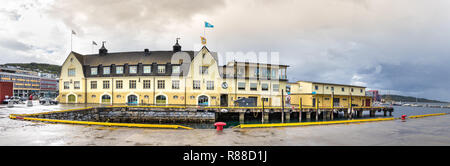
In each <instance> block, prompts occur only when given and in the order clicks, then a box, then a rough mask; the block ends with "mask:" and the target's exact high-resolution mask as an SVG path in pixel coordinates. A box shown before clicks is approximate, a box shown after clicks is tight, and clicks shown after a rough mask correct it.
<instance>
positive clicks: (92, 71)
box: [91, 67, 97, 75]
mask: <svg viewBox="0 0 450 166" xmlns="http://www.w3.org/2000/svg"><path fill="white" fill-rule="evenodd" d="M91 75H97V67H91Z"/></svg>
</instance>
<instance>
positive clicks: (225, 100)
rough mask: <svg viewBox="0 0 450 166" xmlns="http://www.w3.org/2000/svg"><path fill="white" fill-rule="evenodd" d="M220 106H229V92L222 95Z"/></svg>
mask: <svg viewBox="0 0 450 166" xmlns="http://www.w3.org/2000/svg"><path fill="white" fill-rule="evenodd" d="M220 106H221V107H228V95H227V94H221V95H220Z"/></svg>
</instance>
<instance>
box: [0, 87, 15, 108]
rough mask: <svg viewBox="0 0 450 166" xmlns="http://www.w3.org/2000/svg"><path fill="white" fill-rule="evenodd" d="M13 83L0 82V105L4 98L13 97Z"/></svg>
mask: <svg viewBox="0 0 450 166" xmlns="http://www.w3.org/2000/svg"><path fill="white" fill-rule="evenodd" d="M13 86H14V84H13V82H0V103H1V102H2V101H3V100H5V98H6V97H11V96H13Z"/></svg>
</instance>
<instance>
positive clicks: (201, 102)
mask: <svg viewBox="0 0 450 166" xmlns="http://www.w3.org/2000/svg"><path fill="white" fill-rule="evenodd" d="M198 105H199V106H208V96H205V95H202V96H199V97H198Z"/></svg>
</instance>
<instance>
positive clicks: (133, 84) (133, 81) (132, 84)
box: [129, 80, 136, 89]
mask: <svg viewBox="0 0 450 166" xmlns="http://www.w3.org/2000/svg"><path fill="white" fill-rule="evenodd" d="M129 87H130V89H136V80H130V85H129Z"/></svg>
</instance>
